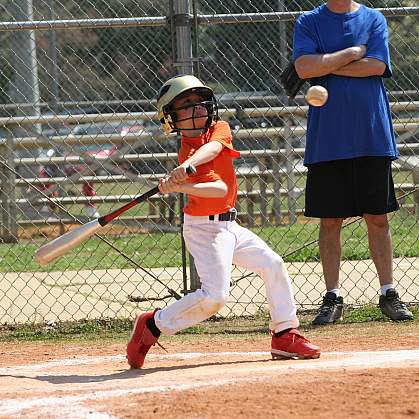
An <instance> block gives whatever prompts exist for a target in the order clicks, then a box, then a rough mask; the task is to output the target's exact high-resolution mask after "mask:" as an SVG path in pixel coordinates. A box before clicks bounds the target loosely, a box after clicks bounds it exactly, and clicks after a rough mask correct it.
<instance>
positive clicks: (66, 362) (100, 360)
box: [0, 349, 419, 375]
mask: <svg viewBox="0 0 419 419" xmlns="http://www.w3.org/2000/svg"><path fill="white" fill-rule="evenodd" d="M403 353H406V354H416V356H418V357H419V350H411V349H404V350H398V351H366V352H324V353H322V355H321V359H322V358H324V357H325V356H361V355H364V354H370V355H371V356H373V355H374V354H376V355H378V356H384V354H388V356H389V357H390V358H391V357H393V356H394V355H393V354H398V355H397V356H402V354H403ZM270 355H271V354H270V352H181V353H173V354H161V355H157V354H148V355H147V362H149V361H164V360H165V359H174V360H178V361H182V360H188V359H198V358H209V357H270ZM408 356H410V355H408ZM412 356H415V355H412ZM121 361H126V357H125V355H109V356H80V357H78V358H72V359H56V360H51V361H47V362H43V363H39V364H30V365H16V366H14V367H3V368H0V375H9V374H11V373H15V374H16V373H18V372H31V371H35V372H38V371H40V370H45V369H52V368H54V367H72V366H78V365H93V364H106V363H111V362H121Z"/></svg>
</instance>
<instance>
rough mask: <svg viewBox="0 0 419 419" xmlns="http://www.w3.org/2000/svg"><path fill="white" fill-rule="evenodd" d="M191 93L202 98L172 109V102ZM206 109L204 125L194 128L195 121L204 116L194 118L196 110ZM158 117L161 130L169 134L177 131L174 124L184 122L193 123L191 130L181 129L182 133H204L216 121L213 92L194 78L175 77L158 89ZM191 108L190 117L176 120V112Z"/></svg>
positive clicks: (215, 103) (216, 113)
mask: <svg viewBox="0 0 419 419" xmlns="http://www.w3.org/2000/svg"><path fill="white" fill-rule="evenodd" d="M191 93H195V94H197V95H198V96H200V97H201V98H202V101H201V102H198V103H194V104H188V105H185V106H181V107H178V108H175V107H174V101H175V100H176V99H180V98H182V97H184V96H187V95H189V94H191ZM202 107H204V108H205V109H206V112H207V115H206V118H207V120H206V123H205V126H204V127H203V128H201V127H196V126H195V121H196V119H201V118H205V116H196V115H197V113H198V112H197V110H198V109H202ZM157 108H158V117H159V120H160V122H161V124H162V126H163V130H164V131H165V132H166V133H167V134H169V133H171V132H174V131H179V129H178V128H177V127H176V122H182V121H186V120H192V121H193V128H185V129H184V128H182V131H183V130H185V131H187V130H190V131H196V130H202V133H204V132H206V131H207V130H208V128H209V127H210V126H211V124H212V123H213V122H214V121H216V120H217V119H218V106H217V100H216V99H215V96H214V92H213V91H212V89H211V88H209V87H207V86H205V85H204V84H203V83H202V82H201V81H200V80H199V79H197V78H196V77H194V76H177V77H174V78H172V79H170V80H168V81H167V82H166V83H165V84H164V85H163V86H162V87H161V89H160V92H159V96H158V99H157ZM187 108H193V110H192V116H191V117H189V118H186V119H182V120H180V119H178V114H177V111H179V110H181V109H187Z"/></svg>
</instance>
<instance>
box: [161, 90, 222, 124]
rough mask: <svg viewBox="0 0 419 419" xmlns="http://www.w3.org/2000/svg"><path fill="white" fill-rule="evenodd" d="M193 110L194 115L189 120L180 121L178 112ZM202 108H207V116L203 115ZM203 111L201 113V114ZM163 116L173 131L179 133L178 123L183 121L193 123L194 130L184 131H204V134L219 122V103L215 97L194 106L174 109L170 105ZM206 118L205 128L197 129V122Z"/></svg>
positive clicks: (164, 109)
mask: <svg viewBox="0 0 419 419" xmlns="http://www.w3.org/2000/svg"><path fill="white" fill-rule="evenodd" d="M187 93H189V92H187ZM189 108H192V115H191V116H190V117H188V118H183V119H179V116H178V113H177V112H178V111H180V110H182V109H189ZM202 108H205V110H206V115H202V111H201V110H202ZM200 111H201V112H200ZM163 115H164V118H165V120H166V121H167V123H168V124H169V125H170V128H171V130H172V131H178V130H179V129H178V128H177V127H176V123H177V122H183V121H188V120H191V121H192V124H193V125H192V126H193V127H192V128H182V131H196V130H199V129H201V130H203V132H206V131H207V130H208V128H209V127H210V126H211V124H212V123H213V122H214V121H216V120H217V118H218V106H217V102H216V100H215V97H211V98H210V100H203V101H201V102H197V103H194V104H188V105H185V106H180V107H177V108H175V107H173V106H171V105H170V104H169V105H168V106H166V107H165V108H163ZM202 118H206V119H207V120H206V122H205V125H204V127H202V126H201V127H197V126H196V125H195V124H196V120H197V119H202Z"/></svg>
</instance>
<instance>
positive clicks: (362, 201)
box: [304, 157, 399, 218]
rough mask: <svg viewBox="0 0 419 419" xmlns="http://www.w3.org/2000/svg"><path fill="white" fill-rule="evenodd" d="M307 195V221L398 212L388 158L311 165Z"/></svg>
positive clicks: (363, 158)
mask: <svg viewBox="0 0 419 419" xmlns="http://www.w3.org/2000/svg"><path fill="white" fill-rule="evenodd" d="M305 194H306V208H305V212H304V215H306V216H307V217H318V218H347V217H355V216H362V215H363V214H375V215H378V214H386V213H388V212H392V211H396V210H398V209H399V205H398V203H397V200H396V194H395V192H394V183H393V176H392V173H391V159H390V158H389V157H360V158H355V159H348V160H346V159H345V160H333V161H329V162H322V163H316V164H312V165H310V166H308V174H307V183H306V191H305Z"/></svg>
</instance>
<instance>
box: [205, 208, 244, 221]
mask: <svg viewBox="0 0 419 419" xmlns="http://www.w3.org/2000/svg"><path fill="white" fill-rule="evenodd" d="M236 217H237V211H236V210H235V209H234V208H233V209H231V210H230V211H227V212H224V213H223V214H218V221H234V220H235V219H236ZM208 218H209V219H210V220H211V221H214V220H215V215H209V216H208Z"/></svg>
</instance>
